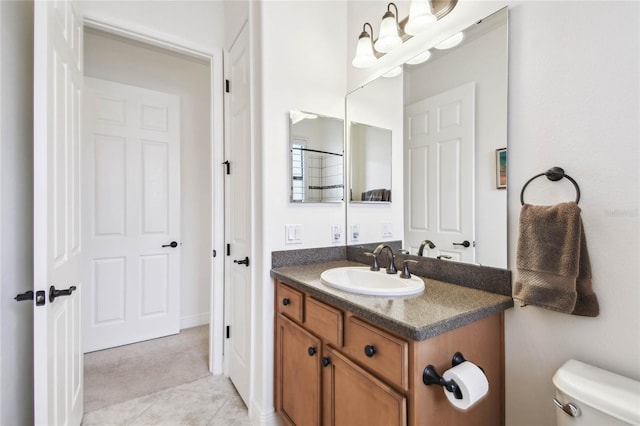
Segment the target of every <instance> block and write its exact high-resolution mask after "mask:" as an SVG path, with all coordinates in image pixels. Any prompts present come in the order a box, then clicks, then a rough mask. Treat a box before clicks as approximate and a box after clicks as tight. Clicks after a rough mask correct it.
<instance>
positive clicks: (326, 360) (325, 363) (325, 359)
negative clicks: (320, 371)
mask: <svg viewBox="0 0 640 426" xmlns="http://www.w3.org/2000/svg"><path fill="white" fill-rule="evenodd" d="M329 365H331V358H329V357H328V356H323V357H322V366H323V367H328V366H329Z"/></svg>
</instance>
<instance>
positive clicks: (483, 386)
mask: <svg viewBox="0 0 640 426" xmlns="http://www.w3.org/2000/svg"><path fill="white" fill-rule="evenodd" d="M442 377H443V378H444V379H445V380H446V381H449V380H452V379H453V380H454V381H455V382H456V383H457V384H458V387H459V388H460V391H461V392H462V399H456V397H455V396H454V394H453V392H449V391H447V390H446V389H444V394H445V395H446V396H447V399H449V402H450V403H451V404H452V405H453V406H454V407H456V408H459V409H461V410H467V409H469V408H470V407H471V406H472V405H474V404H475V403H476V402H478V401H480V400H481V399H482V398H483V397H484V396H485V395H486V394H487V392H489V381H488V380H487V376H485V375H484V373H483V372H482V370H481V369H480V367H478V366H477V365H475V364H474V363H472V362H469V361H465V362H463V363H461V364H458V365H456V366H455V367H452V368H450V369H448V370H447V371H445V372H444V373H443V374H442Z"/></svg>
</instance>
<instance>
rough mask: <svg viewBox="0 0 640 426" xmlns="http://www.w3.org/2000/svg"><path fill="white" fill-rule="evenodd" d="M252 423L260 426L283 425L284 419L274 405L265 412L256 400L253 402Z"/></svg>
mask: <svg viewBox="0 0 640 426" xmlns="http://www.w3.org/2000/svg"><path fill="white" fill-rule="evenodd" d="M251 423H252V424H254V425H260V426H282V421H281V420H280V417H278V414H277V413H276V411H275V410H274V409H273V407H272V408H271V410H270V411H269V412H266V413H265V412H262V410H261V408H260V407H259V406H258V404H256V403H255V401H254V402H253V403H252V404H251Z"/></svg>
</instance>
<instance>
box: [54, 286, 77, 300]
mask: <svg viewBox="0 0 640 426" xmlns="http://www.w3.org/2000/svg"><path fill="white" fill-rule="evenodd" d="M74 291H76V286H75V285H72V286H71V287H69V288H68V289H66V290H56V288H55V287H54V286H51V287H49V303H53V301H54V300H55V299H56V297H60V296H70V295H71V293H73V292H74Z"/></svg>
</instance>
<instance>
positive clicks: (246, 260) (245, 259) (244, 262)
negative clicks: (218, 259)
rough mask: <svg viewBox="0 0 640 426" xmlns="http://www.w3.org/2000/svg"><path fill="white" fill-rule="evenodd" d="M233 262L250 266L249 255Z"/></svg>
mask: <svg viewBox="0 0 640 426" xmlns="http://www.w3.org/2000/svg"><path fill="white" fill-rule="evenodd" d="M233 263H237V264H238V265H244V266H247V267H248V266H249V256H245V258H244V259H241V260H238V259H236V260H234V261H233Z"/></svg>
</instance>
